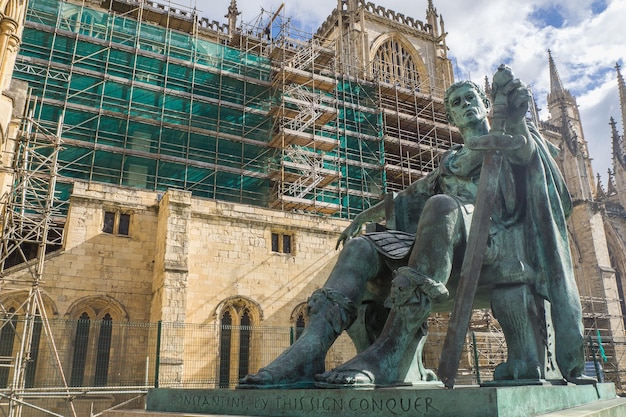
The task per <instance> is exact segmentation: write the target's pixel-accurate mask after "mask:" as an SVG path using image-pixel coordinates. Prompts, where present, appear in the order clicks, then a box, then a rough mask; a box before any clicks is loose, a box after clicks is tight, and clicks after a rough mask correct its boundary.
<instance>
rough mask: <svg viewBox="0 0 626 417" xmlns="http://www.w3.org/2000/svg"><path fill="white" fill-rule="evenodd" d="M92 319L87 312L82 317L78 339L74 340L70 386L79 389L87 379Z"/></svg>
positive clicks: (77, 333)
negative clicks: (85, 378) (86, 366)
mask: <svg viewBox="0 0 626 417" xmlns="http://www.w3.org/2000/svg"><path fill="white" fill-rule="evenodd" d="M90 327H91V319H90V318H89V315H88V314H87V313H86V312H83V314H81V315H80V318H79V319H78V322H77V323H76V337H75V338H74V356H73V358H72V374H71V377H70V386H72V387H79V386H81V385H83V380H84V377H85V365H86V362H87V347H88V344H89V328H90Z"/></svg>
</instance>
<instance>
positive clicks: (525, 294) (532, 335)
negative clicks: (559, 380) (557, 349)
mask: <svg viewBox="0 0 626 417" xmlns="http://www.w3.org/2000/svg"><path fill="white" fill-rule="evenodd" d="M491 309H492V311H493V314H494V316H495V318H496V319H498V322H499V323H500V326H501V327H502V331H503V332H504V338H505V339H506V343H507V350H508V353H507V361H506V362H504V363H501V364H499V365H498V366H497V367H496V369H495V371H494V375H493V379H494V380H535V381H538V380H539V379H541V378H542V377H543V375H544V372H543V370H542V367H543V365H542V362H543V358H540V354H541V355H543V352H544V349H545V346H546V342H545V341H544V338H545V337H546V335H545V317H544V316H543V315H542V314H540V311H539V310H538V305H537V301H536V300H535V295H534V294H533V293H532V291H531V289H530V288H529V286H528V285H527V284H516V285H503V286H499V287H496V288H495V289H494V290H493V293H492V297H491ZM540 352H541V353H540Z"/></svg>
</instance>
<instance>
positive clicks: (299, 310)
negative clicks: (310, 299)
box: [291, 303, 309, 343]
mask: <svg viewBox="0 0 626 417" xmlns="http://www.w3.org/2000/svg"><path fill="white" fill-rule="evenodd" d="M307 310H308V305H307V303H301V304H298V306H297V307H296V308H295V309H294V310H293V313H291V343H293V342H295V341H296V340H298V338H299V337H300V336H301V335H302V332H303V331H304V328H305V327H306V324H307V323H308V321H309V315H308V312H307Z"/></svg>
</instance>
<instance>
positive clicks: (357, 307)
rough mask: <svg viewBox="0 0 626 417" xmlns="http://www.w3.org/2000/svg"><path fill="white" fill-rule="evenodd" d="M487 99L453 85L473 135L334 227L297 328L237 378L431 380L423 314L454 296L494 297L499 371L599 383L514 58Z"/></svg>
mask: <svg viewBox="0 0 626 417" xmlns="http://www.w3.org/2000/svg"><path fill="white" fill-rule="evenodd" d="M492 99H493V103H494V111H493V118H492V122H493V124H494V128H493V129H491V128H490V122H489V119H488V116H489V115H490V112H491V106H492V104H491V103H492V101H491V100H490V99H489V98H488V97H487V96H486V95H485V94H484V93H483V92H482V90H481V89H480V88H479V87H478V86H477V85H476V84H474V83H472V82H469V81H464V82H458V83H455V84H454V85H452V86H451V87H450V88H449V89H448V91H447V92H446V95H445V105H446V109H447V113H448V118H449V120H450V122H451V123H452V124H453V125H455V126H457V127H458V128H459V130H460V132H461V134H462V136H463V138H464V140H465V145H463V146H456V147H454V148H452V149H450V150H449V151H448V152H446V153H445V154H444V155H443V157H442V158H441V161H440V164H439V166H438V168H437V169H435V170H434V171H433V172H431V173H430V174H429V175H428V176H426V177H425V178H423V179H420V180H418V181H415V182H414V183H413V184H411V185H410V186H409V187H408V188H407V189H406V190H404V191H402V192H400V193H398V194H397V195H395V196H393V197H390V198H387V199H386V200H385V201H382V202H380V203H379V204H377V205H375V206H373V207H371V208H369V209H367V210H365V211H364V212H362V213H361V214H359V215H358V216H357V217H356V218H355V219H354V221H353V222H352V224H350V226H349V227H348V228H346V230H345V231H344V232H343V233H342V234H341V235H340V237H339V239H338V242H337V246H338V247H339V245H340V244H342V243H344V244H345V245H344V247H343V249H342V252H341V253H340V255H339V258H338V261H337V264H336V266H335V268H334V269H333V271H332V272H331V274H330V276H329V278H328V280H327V282H326V283H325V285H324V287H323V288H322V289H320V290H318V291H316V292H315V293H314V294H313V295H312V296H311V297H310V299H309V314H310V316H309V324H308V326H307V328H306V329H305V331H304V332H303V334H302V335H301V337H300V338H299V339H298V340H297V341H296V342H295V343H294V344H293V345H292V346H291V347H290V348H289V349H287V350H286V351H285V352H283V353H282V354H281V355H280V356H279V357H278V358H276V360H274V361H273V362H272V363H271V364H269V365H268V366H266V367H264V368H262V369H260V370H259V372H258V373H257V374H254V375H248V376H246V377H245V378H243V379H242V380H241V381H240V384H239V386H238V387H239V388H298V387H313V386H317V387H326V388H328V387H330V388H334V387H370V386H371V387H373V386H392V385H398V384H411V383H416V382H420V381H434V380H436V376H435V374H434V372H432V371H430V370H428V369H425V367H424V366H423V364H422V348H423V345H424V342H425V339H426V336H427V333H428V331H427V327H426V324H425V323H426V319H427V318H428V316H429V314H430V313H431V312H443V311H451V310H452V307H453V306H454V308H455V310H454V311H455V312H457V314H456V315H457V316H459V317H460V316H462V315H467V311H471V308H472V307H489V306H491V308H492V309H493V313H494V316H495V317H496V318H497V319H498V321H499V322H500V324H501V326H502V329H503V331H504V335H505V338H506V342H507V347H508V357H507V361H506V362H505V363H503V364H500V365H499V366H498V367H497V368H496V370H495V373H494V379H495V380H496V381H497V382H498V383H509V384H537V383H539V382H540V381H541V380H544V379H552V380H560V381H569V382H574V383H589V382H594V381H593V380H591V379H589V378H586V377H585V376H584V375H583V369H584V351H583V342H584V341H583V326H582V313H581V306H580V301H579V296H578V290H577V288H576V284H575V281H574V274H573V270H572V262H571V257H570V250H569V244H568V239H567V230H566V219H567V216H568V215H569V214H570V211H571V207H572V206H571V200H570V196H569V193H568V191H567V188H566V185H565V182H564V180H563V178H562V176H561V173H560V172H559V170H558V168H557V165H556V162H555V161H554V159H553V158H554V157H555V156H556V153H557V150H556V148H555V147H554V146H553V145H551V144H550V143H549V142H547V141H546V140H544V139H543V138H542V136H541V135H540V134H539V132H538V130H537V129H536V128H535V126H533V125H532V123H530V122H529V121H527V120H526V118H525V115H526V112H527V110H528V105H529V101H530V93H529V91H528V88H527V87H526V86H525V85H524V84H523V83H522V82H521V81H519V80H518V79H516V78H515V77H514V76H513V74H512V72H511V70H510V69H509V68H508V67H506V66H501V67H500V68H499V69H498V72H497V73H496V75H495V76H494V82H493V87H492ZM481 171H483V179H482V180H481V181H480V183H479V177H480V175H481ZM473 218H474V220H475V221H474V222H473ZM384 219H386V220H387V222H386V226H387V228H388V230H386V231H382V232H375V233H371V234H365V235H363V236H359V234H360V232H361V229H362V226H363V224H365V223H367V222H378V221H381V220H384ZM457 294H458V297H457ZM385 307H386V308H385ZM387 309H389V310H387ZM387 311H389V313H388V314H387ZM459 311H465V313H463V314H461V313H458V312H459ZM452 323H453V326H451V328H450V330H449V332H450V334H449V335H448V338H447V339H449V340H447V341H446V346H447V348H449V349H447V350H446V351H447V352H455V353H454V354H450V355H449V356H446V357H444V358H442V364H441V365H440V370H439V372H440V375H441V376H442V379H443V380H444V383H445V384H446V386H448V387H452V386H453V384H454V376H455V373H456V369H457V367H458V358H457V357H456V355H457V353H458V354H460V350H459V349H460V346H459V344H458V339H459V337H458V336H459V335H461V336H464V335H465V332H466V331H467V323H466V322H464V320H460V321H458V322H455V321H454V320H453V322H452ZM547 329H550V332H549V331H548V330H547ZM344 330H346V331H347V332H348V334H349V335H350V336H351V337H352V339H353V341H354V343H355V345H356V347H357V351H358V354H357V356H355V357H354V358H353V359H351V360H349V361H348V362H346V363H345V364H343V365H341V366H339V367H338V368H335V369H333V370H328V371H327V370H325V369H324V358H325V356H326V352H327V350H328V349H329V348H330V346H331V345H332V343H333V342H334V341H335V339H336V338H337V337H338V336H339V334H341V332H342V331H344ZM461 339H462V337H461ZM548 339H550V340H548ZM550 341H554V343H549V342H550Z"/></svg>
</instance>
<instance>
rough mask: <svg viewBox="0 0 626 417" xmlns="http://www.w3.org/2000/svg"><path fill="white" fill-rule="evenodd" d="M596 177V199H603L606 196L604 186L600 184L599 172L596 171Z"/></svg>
mask: <svg viewBox="0 0 626 417" xmlns="http://www.w3.org/2000/svg"><path fill="white" fill-rule="evenodd" d="M596 177H597V178H598V183H597V184H596V200H603V199H604V198H606V192H605V191H604V186H603V185H602V179H601V177H600V173H598V174H597V175H596Z"/></svg>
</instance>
